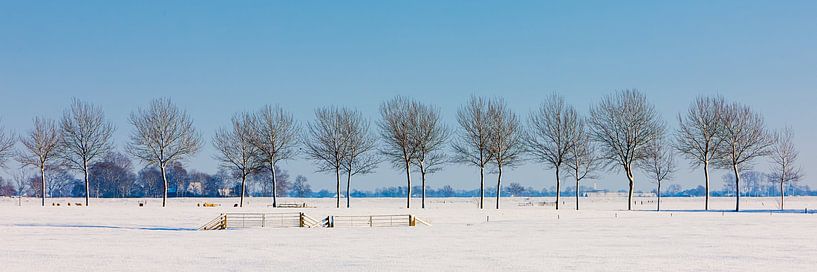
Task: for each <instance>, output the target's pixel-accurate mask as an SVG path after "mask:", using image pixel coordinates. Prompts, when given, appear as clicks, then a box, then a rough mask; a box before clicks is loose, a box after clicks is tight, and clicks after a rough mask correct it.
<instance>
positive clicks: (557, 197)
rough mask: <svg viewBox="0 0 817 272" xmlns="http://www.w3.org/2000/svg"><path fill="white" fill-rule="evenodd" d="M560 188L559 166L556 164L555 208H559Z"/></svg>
mask: <svg viewBox="0 0 817 272" xmlns="http://www.w3.org/2000/svg"><path fill="white" fill-rule="evenodd" d="M561 188H562V182H561V180H560V179H559V167H558V166H557V167H556V209H557V210H558V209H559V196H560V195H561V192H562V189H561ZM578 189H579V188H576V190H578Z"/></svg>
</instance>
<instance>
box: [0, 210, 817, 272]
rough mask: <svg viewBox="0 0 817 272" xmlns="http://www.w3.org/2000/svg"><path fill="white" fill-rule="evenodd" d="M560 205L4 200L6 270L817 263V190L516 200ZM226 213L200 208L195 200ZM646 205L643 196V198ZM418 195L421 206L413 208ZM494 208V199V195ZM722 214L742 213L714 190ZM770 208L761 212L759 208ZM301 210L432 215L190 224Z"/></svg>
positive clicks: (783, 267)
mask: <svg viewBox="0 0 817 272" xmlns="http://www.w3.org/2000/svg"><path fill="white" fill-rule="evenodd" d="M544 200H549V201H552V199H527V198H505V199H503V203H502V204H503V205H502V209H501V210H495V209H493V208H490V209H485V210H479V209H478V208H477V207H476V201H475V199H471V198H445V199H442V198H440V199H436V198H432V199H429V200H428V206H429V207H428V208H427V209H419V208H412V209H410V210H407V209H405V208H404V205H405V199H400V198H394V199H352V208H351V209H345V208H342V209H336V208H333V207H334V199H286V198H285V199H282V200H281V202H284V203H295V202H298V203H301V202H306V203H307V204H309V205H312V206H317V207H316V208H305V209H274V208H271V207H267V205H268V204H269V203H270V202H271V201H270V199H268V198H250V199H248V205H247V206H246V207H244V208H233V207H232V204H233V203H236V202H237V199H229V198H228V199H175V198H174V199H170V200H169V207H167V208H161V207H160V205H161V200H160V199H149V200H147V201H148V204H147V206H146V207H138V205H137V203H138V202H139V201H144V200H142V199H92V200H91V201H92V206H91V207H74V206H71V207H67V206H65V203H66V202H69V201H70V202H81V201H82V200H80V199H51V200H49V201H48V203H49V205H50V203H51V202H60V203H62V204H63V205H62V206H60V207H52V206H48V207H45V208H43V207H40V206H39V200H38V199H22V200H21V201H19V202H20V204H21V206H18V199H10V198H0V267H1V268H0V271H27V272H30V271H251V270H255V271H318V270H323V271H565V270H580V271H770V270H772V271H815V270H817V214H814V213H810V214H803V213H802V212H803V210H804V209H806V208H808V209H809V210H811V209H815V210H817V198H808V197H794V198H788V199H787V202H786V207H787V208H788V209H791V210H789V211H788V212H785V213H779V212H774V213H770V212H768V209H777V207H778V203H777V200H776V199H773V198H744V199H743V202H742V205H741V206H742V208H746V209H747V210H751V211H747V212H741V213H734V212H721V211H710V212H703V211H699V209H700V208H701V207H702V205H703V199H700V198H666V199H665V201H664V202H663V204H662V207H663V208H665V209H667V210H672V211H662V212H654V211H648V209H653V208H654V203H651V202H650V201H651V200H652V199H638V200H637V202H636V203H637V205H636V206H635V207H636V208H637V209H639V211H629V212H628V211H623V210H624V209H626V200H625V199H618V198H617V199H593V198H589V199H587V198H583V199H582V200H581V201H582V203H581V205H582V209H583V210H581V211H574V210H572V209H573V207H574V206H573V204H572V201H573V199H572V198H565V203H566V204H565V206H564V208H563V210H560V211H558V212H557V211H555V210H554V209H553V207H552V206H547V207H543V206H520V203H525V202H529V201H530V202H540V201H544ZM205 201H207V202H215V203H221V204H222V206H221V207H215V208H203V207H196V203H203V202H205ZM641 201H643V204H641V203H642V202H641ZM419 204H420V203H419V200H415V202H413V206H417V207H419ZM486 207H493V199H488V200H486ZM713 207H714V209H718V210H728V209H732V208H733V207H734V200H733V199H732V198H715V199H714V204H713ZM761 210H763V211H761ZM227 211H229V212H238V211H246V212H259V211H264V212H289V211H295V212H297V211H303V212H305V213H306V214H307V215H309V216H312V217H314V218H321V217H325V216H327V215H371V214H407V213H411V214H414V215H416V216H418V217H419V218H421V219H424V220H426V221H430V223H432V224H433V226H432V227H427V226H418V227H415V228H408V227H392V228H334V229H327V228H313V229H307V228H286V229H272V228H265V229H230V230H226V231H196V230H195V228H197V227H199V226H200V225H202V224H204V223H206V222H207V221H209V220H211V219H213V218H214V217H216V216H217V215H218V214H219V213H221V212H227Z"/></svg>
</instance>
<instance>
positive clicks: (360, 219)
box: [322, 214, 431, 228]
mask: <svg viewBox="0 0 817 272" xmlns="http://www.w3.org/2000/svg"><path fill="white" fill-rule="evenodd" d="M417 223H420V224H423V225H426V226H431V224H429V223H428V222H425V221H423V220H420V219H417V217H415V216H413V215H410V214H397V215H341V216H327V217H326V218H325V219H324V220H323V221H322V225H323V226H324V227H327V228H335V227H371V228H375V227H414V226H416V225H417Z"/></svg>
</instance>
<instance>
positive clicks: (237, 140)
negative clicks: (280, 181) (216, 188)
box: [213, 113, 274, 207]
mask: <svg viewBox="0 0 817 272" xmlns="http://www.w3.org/2000/svg"><path fill="white" fill-rule="evenodd" d="M252 118H253V117H252V116H251V115H250V114H247V113H244V114H240V115H236V116H233V118H232V121H231V123H232V127H230V128H226V129H225V128H221V129H219V130H218V131H216V134H215V135H214V136H213V147H215V148H216V150H218V152H219V154H218V155H216V159H217V160H219V161H220V162H221V165H222V167H224V168H227V169H230V170H232V171H233V172H234V173H237V174H238V175H239V176H240V177H241V192H239V194H240V197H239V199H240V200H239V204H238V206H239V207H244V195H245V194H246V185H247V176H249V175H251V174H253V173H255V172H256V171H258V169H259V168H261V161H259V158H260V156H258V149H257V148H256V147H255V145H253V127H252V123H253V120H252ZM273 197H274V196H273Z"/></svg>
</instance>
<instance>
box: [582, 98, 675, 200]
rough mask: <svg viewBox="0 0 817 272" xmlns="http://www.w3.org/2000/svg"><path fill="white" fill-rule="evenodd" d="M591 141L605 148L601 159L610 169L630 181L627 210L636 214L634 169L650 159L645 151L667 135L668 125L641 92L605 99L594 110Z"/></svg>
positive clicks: (591, 110)
mask: <svg viewBox="0 0 817 272" xmlns="http://www.w3.org/2000/svg"><path fill="white" fill-rule="evenodd" d="M590 127H591V137H592V138H593V139H594V140H595V141H596V142H598V143H599V146H600V148H601V150H600V154H599V157H600V159H601V160H602V161H603V162H604V163H605V164H606V165H607V166H608V167H610V168H615V167H616V166H621V167H622V168H623V170H624V172H625V173H626V174H627V179H628V180H629V193H628V194H627V209H628V210H632V205H633V190H634V189H635V175H634V174H633V167H634V166H635V164H636V163H637V162H638V161H641V160H643V159H644V158H645V157H646V153H647V152H645V147H646V146H647V145H648V144H649V143H650V141H652V140H653V139H655V138H656V137H657V136H658V135H662V134H663V133H664V123H663V122H662V121H661V119H660V117H659V116H658V112H657V111H656V110H655V107H654V106H653V105H652V104H650V103H649V102H648V101H647V97H646V96H645V95H644V94H642V93H641V92H639V91H637V90H623V91H618V92H616V93H615V94H611V95H607V96H605V97H604V98H603V99H602V100H601V102H600V103H599V104H598V105H596V106H593V107H591V109H590Z"/></svg>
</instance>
